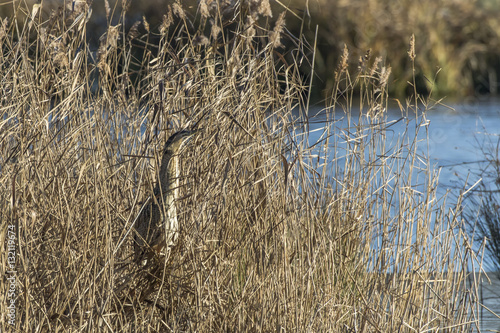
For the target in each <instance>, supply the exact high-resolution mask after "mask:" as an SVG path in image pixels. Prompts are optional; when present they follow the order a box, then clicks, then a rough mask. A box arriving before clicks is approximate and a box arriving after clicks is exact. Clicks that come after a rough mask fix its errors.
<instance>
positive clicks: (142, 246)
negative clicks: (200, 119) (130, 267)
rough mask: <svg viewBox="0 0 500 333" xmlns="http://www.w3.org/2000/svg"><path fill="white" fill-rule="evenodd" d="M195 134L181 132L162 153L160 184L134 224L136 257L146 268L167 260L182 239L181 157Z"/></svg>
mask: <svg viewBox="0 0 500 333" xmlns="http://www.w3.org/2000/svg"><path fill="white" fill-rule="evenodd" d="M194 133H195V132H194V131H180V132H177V133H174V134H173V135H172V136H170V137H169V138H168V140H167V143H166V144H165V148H164V149H163V156H162V158H161V164H160V173H159V174H158V182H157V184H156V186H155V188H154V190H153V195H152V196H150V197H149V198H148V199H147V200H146V202H145V203H144V205H143V206H142V208H141V210H140V211H139V214H138V215H137V217H136V220H135V229H136V233H135V237H134V238H135V256H136V261H137V262H138V263H139V264H142V265H145V264H146V263H147V260H148V259H149V258H150V257H151V256H153V255H154V254H156V255H161V256H165V257H167V258H168V255H169V254H170V250H171V248H172V247H173V246H175V244H176V241H177V237H178V235H179V222H178V220H177V209H176V206H175V201H176V200H177V199H178V196H179V175H180V168H179V164H180V161H179V155H180V153H181V151H182V148H183V147H185V145H186V143H187V142H188V141H189V140H190V139H191V137H192V135H193V134H194Z"/></svg>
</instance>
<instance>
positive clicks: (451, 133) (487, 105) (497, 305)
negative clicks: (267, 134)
mask: <svg viewBox="0 0 500 333" xmlns="http://www.w3.org/2000/svg"><path fill="white" fill-rule="evenodd" d="M448 105H449V107H444V106H439V107H436V108H434V109H432V110H431V111H430V112H428V113H427V120H428V121H429V122H430V125H429V127H428V129H429V130H428V134H429V156H430V159H431V164H432V165H433V166H434V168H436V169H439V170H440V171H441V172H440V178H439V179H440V182H439V184H440V185H439V187H438V194H441V195H442V194H444V193H446V191H448V190H449V191H451V195H452V197H454V196H456V195H457V194H458V193H459V191H460V189H463V188H464V185H465V182H466V179H467V177H468V175H469V180H468V181H467V184H468V185H467V186H466V188H469V187H470V186H471V185H472V184H474V183H475V182H476V181H477V180H478V179H479V178H478V176H477V172H478V171H479V165H480V164H479V163H478V162H480V161H484V160H485V156H484V154H483V152H482V150H485V151H488V152H490V153H491V152H494V151H495V150H496V149H497V151H496V152H495V153H494V154H495V155H494V156H497V158H498V157H499V156H498V154H500V144H499V146H498V148H497V144H498V142H500V99H484V100H481V99H469V100H467V101H464V102H459V103H450V104H448ZM318 111H319V109H318ZM388 115H389V119H388V120H397V119H400V118H401V112H400V111H398V110H396V109H394V110H389V112H388ZM341 117H342V114H339V117H338V118H341ZM323 119H324V118H323ZM316 120H317V123H315V124H313V125H311V128H310V129H311V130H314V129H315V128H319V127H321V126H322V125H323V124H321V117H319V118H318V119H316ZM336 127H343V126H342V122H341V121H340V122H339V123H338V124H336ZM404 128H405V123H404V121H400V122H399V123H397V124H395V125H394V126H392V127H391V129H392V130H393V131H394V134H395V136H397V135H398V132H399V133H402V132H403V130H404ZM320 134H321V132H316V133H315V134H311V135H310V142H315V141H316V140H317V139H318V138H319V135H320ZM419 138H421V139H424V138H425V131H420V134H419ZM421 151H422V152H423V151H424V149H422V150H421ZM484 181H485V182H486V184H487V185H492V187H494V184H493V181H494V180H493V179H484ZM451 201H453V200H451ZM489 277H490V279H491V284H489V282H488V281H487V279H485V278H482V279H481V281H482V283H481V286H480V290H479V293H480V295H481V297H482V303H483V304H484V306H486V307H487V308H489V309H490V310H492V311H493V312H495V313H497V314H500V280H499V279H498V277H496V276H495V275H494V274H489ZM480 317H481V326H480V328H481V330H482V331H483V332H500V318H499V317H497V316H495V315H493V314H491V313H490V312H489V311H488V310H487V309H485V308H483V309H482V310H481V313H480Z"/></svg>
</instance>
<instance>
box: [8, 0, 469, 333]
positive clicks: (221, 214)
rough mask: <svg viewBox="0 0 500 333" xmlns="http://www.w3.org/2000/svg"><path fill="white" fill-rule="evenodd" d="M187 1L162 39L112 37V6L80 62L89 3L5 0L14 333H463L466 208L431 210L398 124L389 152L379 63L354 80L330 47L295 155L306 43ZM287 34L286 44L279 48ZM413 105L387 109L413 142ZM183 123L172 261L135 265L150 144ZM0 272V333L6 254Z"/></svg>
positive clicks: (419, 125)
mask: <svg viewBox="0 0 500 333" xmlns="http://www.w3.org/2000/svg"><path fill="white" fill-rule="evenodd" d="M202 3H204V4H208V6H207V7H206V8H203V7H202V6H200V8H199V11H198V17H197V22H199V23H196V24H194V23H192V21H191V20H190V19H189V17H188V16H186V15H184V14H185V12H184V11H183V9H182V7H181V6H180V5H179V4H178V3H173V4H172V5H171V6H168V7H167V8H165V13H166V14H165V17H164V20H163V22H162V24H161V25H160V27H159V28H158V29H156V27H151V26H149V27H148V25H147V23H146V21H143V22H142V23H141V25H142V27H143V29H144V30H146V31H148V33H147V34H142V33H140V32H138V31H137V30H136V29H135V28H132V29H130V30H129V31H126V30H125V29H124V28H123V27H124V26H125V24H124V22H123V20H124V18H125V15H124V14H123V15H122V16H120V24H118V25H113V26H112V25H110V26H109V27H108V29H107V33H106V34H105V35H103V36H102V38H101V39H100V45H99V49H98V50H97V51H96V52H93V51H92V50H91V49H89V45H88V44H87V42H86V20H88V18H89V15H91V13H90V11H89V10H88V9H89V7H88V6H87V4H86V3H79V4H78V6H76V7H75V8H71V7H66V8H60V10H59V11H55V12H52V13H51V12H47V11H44V8H42V7H30V8H24V7H22V6H21V7H19V8H18V12H23V11H24V15H22V16H21V15H20V16H19V20H16V17H12V18H10V19H9V20H7V21H6V20H4V21H3V24H2V25H1V30H0V48H1V53H0V77H1V82H2V85H1V89H2V93H1V98H2V102H1V103H2V105H1V118H0V167H1V169H0V219H1V222H2V225H1V233H0V244H1V246H2V253H5V252H6V238H7V237H8V233H7V229H8V227H9V226H14V227H15V230H16V233H17V239H16V246H17V247H16V251H17V256H16V266H15V267H16V271H17V286H16V292H17V295H18V298H17V301H16V306H17V308H16V319H15V328H16V329H17V330H19V331H31V332H42V331H86V332H93V331H152V332H167V331H176V332H177V331H200V332H219V331H229V332H233V331H251V332H254V331H265V332H268V331H301V332H304V331H311V332H319V331H331V332H341V331H342V332H394V331H403V332H412V331H414V330H417V331H423V330H429V331H437V330H443V331H454V332H462V331H469V330H470V328H472V327H474V326H475V325H476V324H477V321H476V320H477V317H476V314H477V310H478V304H477V303H476V300H477V297H476V296H477V295H476V289H475V288H474V287H475V285H474V283H472V286H471V284H470V283H468V282H467V279H468V278H469V276H470V275H469V273H468V268H469V267H473V266H474V265H475V255H474V253H473V251H472V250H471V249H472V244H471V243H470V240H469V239H468V237H467V236H466V235H465V234H464V232H463V229H462V224H463V223H462V221H461V220H460V218H459V216H460V214H459V212H460V209H461V206H460V200H461V199H460V198H459V202H458V203H457V205H456V206H455V208H454V209H449V208H445V206H444V203H443V201H438V200H437V198H436V197H435V196H436V191H435V188H436V186H437V175H436V174H435V173H434V172H433V171H432V169H431V168H430V166H429V164H428V160H427V158H426V156H425V155H424V156H422V155H421V154H420V155H419V154H417V146H419V145H424V146H425V142H418V141H417V138H416V137H412V136H411V135H410V134H409V133H410V132H411V131H409V130H408V131H406V132H404V133H401V134H400V135H398V136H397V139H394V138H393V139H392V140H388V139H387V135H388V134H389V133H390V125H391V124H390V123H388V122H387V120H386V114H385V110H386V107H387V82H388V77H389V75H390V68H388V67H382V66H380V63H379V62H377V61H375V64H373V61H370V59H367V60H366V63H364V64H361V68H362V70H361V71H357V72H356V73H350V72H349V70H348V67H347V63H348V61H349V55H348V52H347V50H346V52H345V54H344V58H343V59H342V61H341V63H340V64H339V66H338V70H337V72H336V74H335V77H334V80H335V84H336V89H337V90H343V94H342V95H334V97H333V98H332V99H331V101H330V104H329V105H328V106H327V108H325V110H324V114H325V115H326V117H327V120H326V121H325V120H321V121H322V122H324V125H323V126H322V127H321V129H320V132H321V133H322V136H321V140H320V141H319V142H318V143H317V144H315V143H314V142H309V141H308V136H307V135H306V134H304V133H307V130H308V129H309V127H310V126H311V125H312V124H313V122H314V118H313V117H310V116H308V114H309V111H310V110H309V108H308V104H309V102H308V99H307V96H308V82H304V81H303V80H302V78H301V77H300V75H299V70H298V67H299V64H300V62H305V61H311V59H305V58H303V54H305V53H306V52H303V51H304V48H305V46H304V45H306V43H305V42H304V40H303V39H302V36H298V37H293V36H290V35H286V34H284V33H283V31H284V30H283V29H282V28H283V26H282V24H283V23H284V21H283V18H284V16H282V15H281V14H280V13H277V12H276V13H273V19H272V20H270V22H272V23H271V24H270V26H266V25H264V23H263V22H266V21H267V20H268V19H269V14H270V11H269V10H268V8H267V6H265V4H266V1H244V2H242V4H239V5H237V6H235V7H234V8H226V10H227V11H226V12H225V13H223V14H222V15H221V12H223V11H224V8H221V10H218V8H217V6H215V5H213V4H214V3H215V2H212V5H211V6H210V3H211V2H210V1H205V2H202ZM256 4H260V5H261V6H256ZM110 15H111V12H110ZM21 17H29V18H30V19H22V20H21V19H20V18H21ZM228 17H235V21H234V22H232V23H230V24H228V21H227V18H228ZM136 28H137V26H136ZM154 36H156V37H157V40H159V42H158V44H151V43H149V40H153V37H154ZM283 39H288V40H289V41H291V44H294V45H295V46H296V47H295V48H290V49H284V48H280V47H279V45H280V41H282V40H283ZM137 52H141V54H140V56H137ZM285 53H286V54H287V59H288V58H290V57H291V58H292V59H294V61H292V62H286V61H285V58H284V57H283V56H282V55H283V54H285ZM410 54H411V55H412V56H413V53H412V52H410ZM137 59H141V60H140V61H138V60H137ZM410 60H411V59H410ZM354 94H357V95H359V96H361V99H360V100H359V101H358V102H357V103H356V104H354V102H353V99H352V96H353V95H354ZM340 96H342V97H340ZM415 96H416V95H415ZM417 101H418V105H419V106H418V107H417V106H416V104H417ZM429 107H430V102H428V101H426V100H424V99H419V98H418V97H415V98H414V99H413V100H408V101H406V102H403V103H402V105H401V112H402V116H405V118H402V119H401V120H400V121H404V122H406V124H407V129H410V128H411V127H414V128H415V129H416V130H417V131H418V130H420V131H426V129H427V126H428V124H427V123H425V111H426V110H427V109H428V108H429ZM293 110H296V111H294V112H295V113H294V112H292V111H293ZM351 111H353V112H351ZM357 111H360V113H359V116H358V115H356V114H357ZM339 117H345V118H346V119H347V125H346V126H345V127H338V126H337V123H336V122H335V120H336V119H337V118H339ZM415 118H416V120H415ZM411 119H414V120H411ZM191 127H197V128H199V129H201V130H200V131H199V132H198V134H197V135H196V137H195V138H194V139H193V141H192V144H191V145H190V147H189V149H188V151H187V152H186V153H185V154H184V156H183V162H182V165H183V170H182V181H181V182H182V184H183V185H182V188H181V192H182V195H181V197H180V198H179V199H178V201H177V205H178V211H179V221H180V224H181V232H180V237H179V238H180V241H179V244H178V245H177V247H176V248H175V249H174V250H173V252H172V254H171V256H170V259H169V261H168V262H164V263H163V262H161V261H159V262H157V264H156V265H154V266H155V267H148V268H146V269H142V268H139V267H138V266H137V265H135V264H134V263H133V261H132V251H133V250H132V249H133V233H134V230H133V228H132V225H131V224H132V221H133V219H134V217H135V215H136V214H137V212H138V210H139V208H140V205H141V202H143V201H144V200H145V198H147V196H148V195H150V193H151V189H152V187H153V186H152V185H153V184H154V182H155V179H156V172H157V170H158V167H157V161H158V152H159V151H161V149H162V147H163V145H164V143H165V141H166V138H167V137H168V135H170V134H171V133H173V132H174V131H176V130H178V129H181V128H191ZM0 262H1V267H2V277H3V279H2V285H1V286H0V287H1V290H2V292H1V293H0V311H1V314H2V317H1V318H2V321H1V323H0V325H1V328H2V331H4V330H7V329H9V328H12V327H10V326H9V324H8V323H7V317H6V315H5V314H6V313H7V310H6V304H8V303H7V302H8V301H9V300H8V297H7V293H6V290H7V288H8V286H9V284H8V283H7V281H6V279H5V277H8V276H9V275H8V273H7V272H6V270H8V266H7V257H6V256H5V255H2V256H1V258H0ZM472 282H473V281H472Z"/></svg>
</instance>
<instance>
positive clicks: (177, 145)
mask: <svg viewBox="0 0 500 333" xmlns="http://www.w3.org/2000/svg"><path fill="white" fill-rule="evenodd" d="M195 133H196V131H188V130H183V131H179V132H176V133H174V134H172V135H171V136H170V137H169V138H168V140H167V143H166V144H165V150H164V152H163V153H164V154H166V153H167V152H169V153H173V154H175V153H178V152H179V151H180V150H181V149H182V148H183V147H184V146H185V145H186V144H187V143H188V142H189V141H190V140H191V138H192V137H193V135H194V134H195Z"/></svg>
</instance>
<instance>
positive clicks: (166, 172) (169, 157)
mask: <svg viewBox="0 0 500 333" xmlns="http://www.w3.org/2000/svg"><path fill="white" fill-rule="evenodd" d="M158 186H159V187H160V191H161V192H162V193H163V196H164V197H165V196H166V195H168V196H170V197H177V192H178V189H179V157H178V155H177V154H173V153H171V152H167V153H166V154H164V155H163V158H162V161H161V166H160V174H159V181H158Z"/></svg>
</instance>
